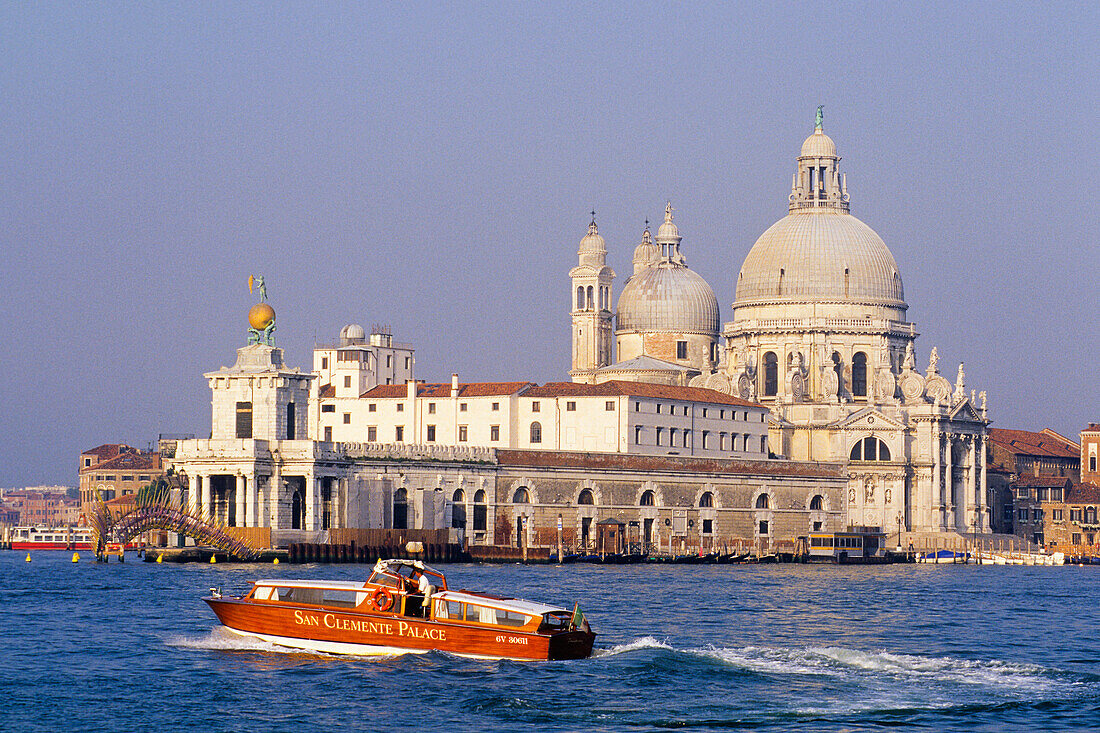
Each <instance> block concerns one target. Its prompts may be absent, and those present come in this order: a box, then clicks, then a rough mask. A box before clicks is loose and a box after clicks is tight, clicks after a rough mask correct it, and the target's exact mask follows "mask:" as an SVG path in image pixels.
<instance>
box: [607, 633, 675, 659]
mask: <svg viewBox="0 0 1100 733" xmlns="http://www.w3.org/2000/svg"><path fill="white" fill-rule="evenodd" d="M643 649H666V650H669V651H672V650H673V648H672V646H670V645H669V644H668V643H667V642H664V641H658V640H657V639H654V638H653V637H652V636H643V637H642V638H640V639H635V640H634V641H631V642H628V643H626V644H618V645H616V646H613V647H611V648H610V649H595V650H593V652H592V656H594V657H613V656H616V655H618V654H628V653H630V652H637V651H641V650H643Z"/></svg>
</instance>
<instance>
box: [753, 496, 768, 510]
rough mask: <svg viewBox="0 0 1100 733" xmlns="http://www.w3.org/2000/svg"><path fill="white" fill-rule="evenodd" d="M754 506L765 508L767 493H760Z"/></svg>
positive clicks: (766, 505) (766, 506)
mask: <svg viewBox="0 0 1100 733" xmlns="http://www.w3.org/2000/svg"><path fill="white" fill-rule="evenodd" d="M756 508H757V509H767V508H768V495H767V494H761V495H760V496H758V497H756Z"/></svg>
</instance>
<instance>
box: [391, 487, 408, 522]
mask: <svg viewBox="0 0 1100 733" xmlns="http://www.w3.org/2000/svg"><path fill="white" fill-rule="evenodd" d="M408 496H409V495H408V494H407V493H406V492H405V490H404V489H398V490H397V491H395V492H393V528H394V529H408V528H409V500H408Z"/></svg>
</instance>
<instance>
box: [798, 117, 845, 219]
mask: <svg viewBox="0 0 1100 733" xmlns="http://www.w3.org/2000/svg"><path fill="white" fill-rule="evenodd" d="M823 107H824V105H821V106H819V107H818V108H817V120H816V123H815V125H814V131H813V134H811V135H810V136H809V137H808V138H806V140H805V142H803V143H802V150H801V151H800V152H799V155H798V171H797V172H796V173H795V174H794V178H793V179H792V180H791V196H790V206H789V209H790V211H791V213H794V212H795V211H802V210H805V209H811V210H812V209H832V210H834V211H844V212H847V211H848V185H847V182H846V181H845V180H844V174H842V173H841V172H840V169H839V164H840V156H838V155H837V151H836V143H834V142H833V139H832V138H831V137H829V136H828V135H826V134H825V131H824V130H823V129H822V109H823Z"/></svg>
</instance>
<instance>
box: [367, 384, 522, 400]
mask: <svg viewBox="0 0 1100 733" xmlns="http://www.w3.org/2000/svg"><path fill="white" fill-rule="evenodd" d="M533 386H534V382H472V383H470V384H460V385H458V396H459V397H509V396H511V395H514V394H518V393H521V392H523V391H524V389H525V388H528V387H533ZM407 394H408V387H407V386H406V385H404V384H379V385H378V386H376V387H372V388H371V389H369V390H367V391H366V392H364V393H363V394H361V395H360V397H376V398H378V399H387V398H390V399H392V398H400V397H404V396H405V395H407ZM416 396H417V397H438V398H443V397H450V396H451V384H450V382H446V383H443V384H427V383H425V382H420V383H418V384H417V385H416Z"/></svg>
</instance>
